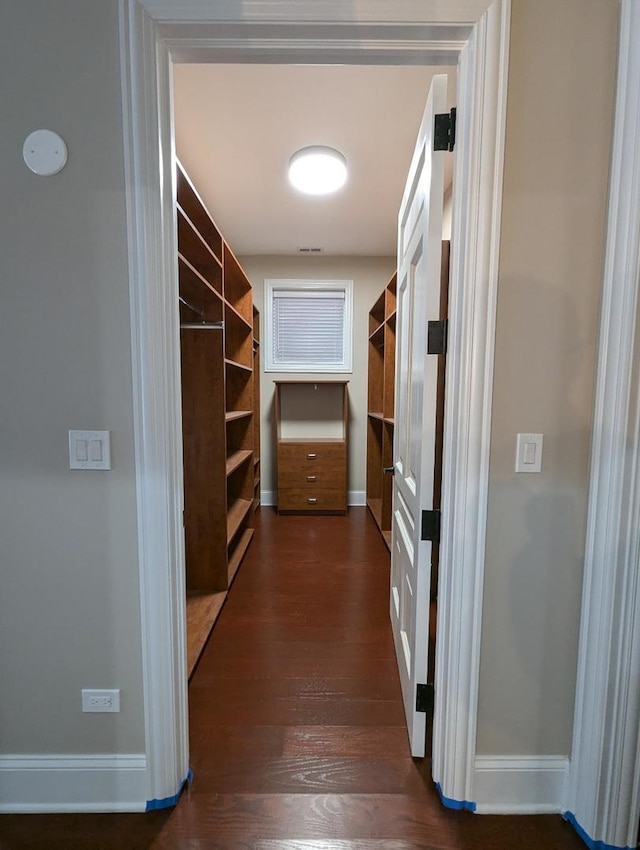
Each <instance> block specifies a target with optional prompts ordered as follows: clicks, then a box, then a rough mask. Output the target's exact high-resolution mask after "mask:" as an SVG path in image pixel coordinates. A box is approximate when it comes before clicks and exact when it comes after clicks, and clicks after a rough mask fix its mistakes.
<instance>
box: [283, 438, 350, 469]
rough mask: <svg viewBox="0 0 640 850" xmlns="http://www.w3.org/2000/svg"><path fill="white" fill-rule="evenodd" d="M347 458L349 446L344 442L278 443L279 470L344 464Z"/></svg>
mask: <svg viewBox="0 0 640 850" xmlns="http://www.w3.org/2000/svg"><path fill="white" fill-rule="evenodd" d="M346 460H347V447H346V445H345V443H343V442H336V443H323V442H320V441H318V442H313V443H310V442H308V443H278V471H280V468H281V467H282V468H283V469H291V468H294V467H296V466H297V467H300V468H302V469H305V470H306V469H309V468H311V467H318V466H322V467H323V468H324V469H329V468H330V467H339V466H344V465H345V463H346Z"/></svg>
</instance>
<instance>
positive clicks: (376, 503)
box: [367, 499, 382, 528]
mask: <svg viewBox="0 0 640 850" xmlns="http://www.w3.org/2000/svg"><path fill="white" fill-rule="evenodd" d="M367 507H368V508H369V510H370V511H371V516H372V517H373V518H374V519H375V521H376V525H377V526H378V528H380V524H381V522H382V499H367Z"/></svg>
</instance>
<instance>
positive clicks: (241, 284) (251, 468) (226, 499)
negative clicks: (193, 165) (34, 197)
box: [176, 163, 260, 672]
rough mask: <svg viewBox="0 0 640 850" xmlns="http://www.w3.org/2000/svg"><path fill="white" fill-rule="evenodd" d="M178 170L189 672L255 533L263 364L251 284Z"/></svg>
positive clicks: (181, 170)
mask: <svg viewBox="0 0 640 850" xmlns="http://www.w3.org/2000/svg"><path fill="white" fill-rule="evenodd" d="M176 171H177V174H176V185H177V230H178V277H179V296H180V305H179V306H180V350H181V376H182V428H183V462H184V505H185V510H184V533H185V560H186V584H187V594H188V597H187V652H188V667H189V671H190V672H192V670H193V669H194V667H195V664H196V662H197V658H198V656H199V654H200V651H201V650H202V648H203V646H204V644H205V643H206V640H207V638H208V636H209V633H210V630H211V628H212V626H213V624H214V622H215V618H216V616H217V614H218V613H219V611H220V608H221V607H222V603H223V601H224V598H225V595H226V593H227V591H228V588H229V587H230V585H231V582H232V581H233V578H234V576H235V574H236V572H237V570H238V567H239V566H240V563H241V562H242V558H243V557H244V554H245V552H246V550H247V548H248V546H249V543H250V541H251V538H252V536H253V526H254V522H253V520H254V510H255V506H256V498H255V492H256V477H257V476H258V477H259V465H258V466H257V467H256V458H257V457H259V448H258V447H257V444H256V437H258V438H259V424H258V425H256V420H257V419H258V420H259V412H258V408H257V407H256V403H257V399H256V388H257V387H258V383H259V375H258V373H257V372H256V371H255V370H256V369H259V365H260V364H259V359H256V354H255V348H256V345H255V334H256V331H255V327H256V323H257V319H256V313H257V311H254V307H253V301H252V288H251V283H250V281H249V279H248V278H247V276H246V274H245V273H244V270H243V269H242V266H241V265H240V263H239V262H238V260H237V258H236V257H235V255H234V254H233V251H232V250H231V248H230V247H229V245H228V244H227V243H226V241H225V240H224V238H223V236H222V234H221V233H220V231H219V229H218V228H217V226H216V224H215V222H214V220H213V218H212V217H211V215H210V214H209V212H208V210H207V208H206V206H205V204H204V203H203V201H202V199H201V198H200V196H199V194H198V192H197V190H196V188H195V186H194V185H193V183H192V181H191V180H190V178H189V176H188V175H187V173H186V171H185V169H184V168H183V167H182V165H181V164H180V163H177V166H176ZM257 486H258V490H259V483H258V485H257Z"/></svg>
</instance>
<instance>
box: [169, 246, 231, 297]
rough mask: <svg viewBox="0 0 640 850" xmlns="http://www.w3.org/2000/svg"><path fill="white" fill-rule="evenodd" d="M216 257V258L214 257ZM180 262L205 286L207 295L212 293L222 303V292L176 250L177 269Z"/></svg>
mask: <svg viewBox="0 0 640 850" xmlns="http://www.w3.org/2000/svg"><path fill="white" fill-rule="evenodd" d="M216 259H217V258H216ZM180 263H182V264H183V265H184V266H185V268H187V269H188V270H189V271H190V272H191V274H193V275H195V277H197V278H198V280H199V281H200V282H201V283H202V285H203V286H206V288H207V290H208V294H209V295H213V296H214V297H215V298H216V300H217V301H218V302H219V303H220V304H222V294H221V293H220V292H219V291H218V290H217V289H216V288H215V287H214V285H213V284H212V283H211V281H209V280H207V279H206V277H205V276H204V275H203V274H201V273H200V272H199V271H198V269H197V268H195V266H194V265H193V264H192V263H190V262H189V260H188V259H187V258H186V257H185V256H184V254H181V253H180V251H178V269H179V267H180Z"/></svg>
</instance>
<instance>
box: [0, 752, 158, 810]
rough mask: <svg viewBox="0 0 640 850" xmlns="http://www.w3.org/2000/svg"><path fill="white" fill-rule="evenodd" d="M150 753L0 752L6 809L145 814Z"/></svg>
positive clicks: (1, 799)
mask: <svg viewBox="0 0 640 850" xmlns="http://www.w3.org/2000/svg"><path fill="white" fill-rule="evenodd" d="M147 789H148V780H147V759H146V757H145V756H144V755H138V754H136V753H134V754H127V755H99V754H98V755H96V754H91V755H75V756H66V755H38V756H33V755H9V756H0V813H2V814H7V813H10V812H11V813H31V812H33V813H38V812H39V813H46V812H53V813H56V812H144V811H145V809H146V807H147V799H146V798H147Z"/></svg>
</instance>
